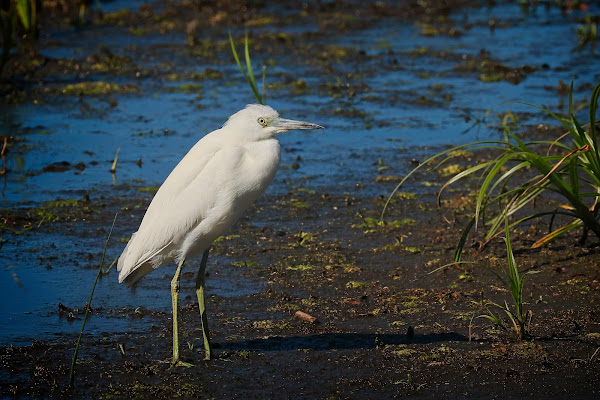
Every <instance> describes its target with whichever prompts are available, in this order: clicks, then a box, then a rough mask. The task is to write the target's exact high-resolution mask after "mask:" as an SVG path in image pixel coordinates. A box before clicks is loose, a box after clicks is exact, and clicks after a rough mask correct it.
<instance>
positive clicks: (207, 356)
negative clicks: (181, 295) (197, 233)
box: [196, 247, 212, 360]
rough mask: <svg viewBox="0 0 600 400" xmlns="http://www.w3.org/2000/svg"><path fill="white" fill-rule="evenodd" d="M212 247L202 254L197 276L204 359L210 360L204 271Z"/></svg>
mask: <svg viewBox="0 0 600 400" xmlns="http://www.w3.org/2000/svg"><path fill="white" fill-rule="evenodd" d="M209 250H210V247H209V248H208V249H206V250H205V251H204V253H203V254H202V261H201V262H200V269H199V270H198V276H197V277H196V295H197V296H198V306H199V307H200V319H201V321H202V336H203V338H204V359H205V360H210V359H211V357H212V352H211V350H210V333H209V332H208V317H207V316H206V307H205V306H204V271H205V270H206V263H207V261H208V252H209Z"/></svg>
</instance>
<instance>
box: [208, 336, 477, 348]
mask: <svg viewBox="0 0 600 400" xmlns="http://www.w3.org/2000/svg"><path fill="white" fill-rule="evenodd" d="M453 341H461V342H462V341H467V337H466V336H464V335H461V334H459V333H454V332H449V333H429V334H423V335H418V334H415V335H414V337H412V338H409V337H408V335H406V334H391V333H384V334H377V333H322V334H317V335H308V336H286V337H281V336H273V337H268V338H261V339H251V340H244V341H237V342H225V343H221V345H220V348H221V350H226V351H227V350H230V351H241V350H246V351H292V350H314V351H327V350H357V349H374V348H376V347H381V346H385V345H400V344H428V343H438V342H453Z"/></svg>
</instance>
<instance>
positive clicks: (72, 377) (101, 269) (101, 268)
mask: <svg viewBox="0 0 600 400" xmlns="http://www.w3.org/2000/svg"><path fill="white" fill-rule="evenodd" d="M116 221H117V214H115V218H114V219H113V223H112V226H111V227H110V231H109V232H108V236H107V237H106V242H104V251H103V252H102V258H101V260H100V265H99V267H98V274H96V280H94V284H93V285H92V291H91V293H90V298H89V300H88V302H87V303H86V305H85V314H84V316H83V322H82V323H81V331H80V332H79V337H78V338H77V344H76V345H75V351H74V352H73V358H72V360H71V368H70V370H69V387H73V382H74V380H75V364H76V363H77V356H78V355H79V346H80V345H81V338H82V337H83V330H84V329H85V323H86V322H87V319H88V315H89V313H90V308H91V307H92V299H93V298H94V291H95V290H96V285H97V284H98V279H100V277H101V276H102V275H103V274H105V273H107V270H105V269H104V260H105V258H106V250H107V249H108V243H109V241H110V235H111V234H112V231H113V229H114V227H115V222H116ZM113 264H114V262H113ZM111 266H112V265H111ZM108 269H110V267H108Z"/></svg>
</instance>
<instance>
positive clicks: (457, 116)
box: [0, 1, 600, 345]
mask: <svg viewBox="0 0 600 400" xmlns="http://www.w3.org/2000/svg"><path fill="white" fill-rule="evenodd" d="M139 3H141V2H136V4H139ZM109 4H110V6H108V5H107V6H106V7H107V9H106V10H105V11H106V12H108V11H110V10H117V9H120V8H122V7H125V4H130V3H129V2H123V1H115V2H111V3H109ZM108 7H110V9H108ZM128 7H129V8H130V9H132V10H136V7H137V5H136V6H135V7H134V6H132V5H128ZM591 7H592V9H590V12H591V13H597V12H598V7H597V6H591ZM582 15H583V14H582V13H581V12H572V13H567V14H564V13H562V12H561V11H560V10H559V9H558V8H555V7H549V8H545V7H536V8H532V9H531V10H530V12H529V13H527V12H524V11H523V9H522V8H520V7H519V6H517V5H515V4H512V3H502V4H499V5H497V6H494V7H490V8H486V7H481V8H466V9H461V10H460V11H459V12H456V13H455V14H451V15H450V16H449V17H450V18H451V20H452V21H454V22H453V24H454V25H455V26H456V27H457V29H459V30H460V31H461V32H462V35H460V36H458V37H448V36H444V35H438V36H424V35H422V34H420V27H419V26H417V25H416V24H413V23H409V22H406V21H399V20H397V19H395V18H383V19H382V21H381V23H378V24H375V25H373V26H370V27H367V28H365V29H356V30H346V31H340V32H333V33H332V32H331V31H328V32H326V33H322V32H321V33H320V34H319V33H318V32H319V27H318V26H317V25H308V26H303V25H294V26H291V27H287V28H281V27H270V26H269V27H265V28H260V29H261V30H264V31H269V30H273V31H274V32H286V33H289V34H291V35H300V34H305V33H307V32H313V33H314V34H312V35H310V38H311V40H315V44H318V45H322V46H325V45H331V46H334V45H335V46H348V47H350V48H355V49H360V50H363V51H364V54H363V55H361V56H359V57H358V58H356V59H355V60H348V61H347V62H346V63H344V64H336V65H334V66H333V72H329V73H325V72H324V71H323V70H322V69H319V68H317V67H315V65H312V64H310V63H303V62H302V57H301V56H300V55H298V54H297V53H294V52H293V51H291V50H292V49H290V52H289V54H282V55H278V56H277V59H276V64H275V66H274V67H269V68H268V69H267V82H268V83H271V84H272V83H276V82H278V79H279V76H281V74H284V75H285V76H290V77H293V78H294V79H304V80H305V81H306V83H307V87H308V92H307V93H300V94H295V93H293V92H292V91H291V90H290V89H289V88H288V87H286V86H284V88H282V89H272V90H269V91H268V93H267V94H268V96H269V101H268V102H269V104H270V105H272V106H273V107H274V108H275V109H277V110H278V111H279V112H280V113H281V114H282V115H283V116H284V117H286V118H293V119H302V120H307V121H311V122H315V123H319V124H321V125H323V126H325V127H326V128H327V130H326V131H323V132H288V133H286V134H285V135H281V136H280V141H281V144H282V147H283V149H284V150H286V151H284V152H283V159H282V165H284V166H289V165H291V164H292V163H294V162H295V161H296V159H297V157H298V156H300V157H301V162H300V168H299V169H298V170H294V169H286V168H283V169H282V170H281V171H280V172H279V173H278V175H277V177H276V178H275V181H274V182H273V184H272V185H271V187H270V188H269V189H268V191H267V195H275V194H281V193H286V192H287V191H288V190H289V189H290V182H292V183H293V184H300V183H301V184H303V185H305V186H306V187H309V188H315V189H316V188H319V190H323V191H328V192H330V193H345V192H348V191H350V190H352V188H353V186H354V184H355V183H356V182H361V183H367V184H369V183H371V182H372V178H370V177H369V174H372V173H373V170H374V168H375V167H373V162H375V161H377V158H382V159H383V160H384V161H386V162H387V163H388V164H392V163H393V162H394V161H398V160H399V159H400V158H401V157H408V158H410V157H413V156H414V157H416V158H417V159H419V158H421V157H422V156H423V154H427V153H428V152H429V154H433V152H434V150H433V149H431V150H423V147H427V148H436V147H437V148H439V146H446V145H457V144H461V143H466V142H469V141H473V140H480V139H488V138H497V137H498V135H499V134H498V130H497V129H491V127H492V126H493V127H497V126H498V120H499V117H497V114H498V113H502V112H505V111H507V110H509V109H510V110H513V111H528V112H531V111H532V110H531V109H528V108H526V107H523V106H518V105H514V104H502V103H504V102H507V101H524V102H527V103H531V104H536V105H541V106H547V107H550V108H552V109H556V108H557V107H558V106H559V105H563V108H562V111H564V104H565V103H566V102H567V99H566V96H565V95H564V94H559V92H558V91H557V90H556V88H557V86H558V82H559V81H564V82H567V83H569V82H570V81H571V79H572V78H573V77H574V78H575V85H576V88H580V87H583V88H584V89H582V90H578V91H577V92H576V94H575V97H576V98H582V97H583V96H584V95H587V94H588V93H589V85H593V84H595V83H596V82H598V80H599V79H600V70H599V69H598V68H597V65H598V57H597V56H590V55H589V54H588V51H587V50H584V51H581V52H578V51H574V50H573V48H574V47H575V45H576V35H575V33H574V30H575V27H576V25H577V24H576V23H575V22H573V21H575V20H576V19H577V18H580V17H581V16H582ZM490 18H495V19H496V20H497V24H496V25H497V27H496V29H495V30H494V31H493V32H491V31H490V29H489V27H488V21H489V19H490ZM234 33H235V32H234ZM221 34H222V35H221V36H220V37H219V38H218V40H225V39H226V37H227V36H226V35H227V31H226V30H223V32H221ZM184 42H185V35H184V34H183V33H168V34H165V35H159V34H149V35H141V36H140V35H134V34H132V33H130V32H129V31H128V30H127V29H125V28H116V27H90V28H83V29H81V30H73V29H70V30H64V31H60V30H54V31H51V32H48V33H47V34H46V35H45V36H43V37H42V39H41V43H40V46H41V49H42V50H41V51H42V53H43V54H44V55H47V56H49V57H56V58H73V57H75V58H85V57H86V56H87V55H89V54H92V53H97V52H98V47H99V45H100V44H102V45H104V46H107V47H108V48H109V49H110V51H111V52H112V53H113V54H116V55H128V56H130V57H132V58H133V59H134V60H135V63H136V64H137V65H138V66H140V67H143V68H147V69H152V68H155V67H157V66H164V65H167V66H168V69H170V70H171V71H177V72H194V71H196V72H203V71H205V70H206V68H212V69H215V70H219V71H221V72H222V73H223V77H222V78H220V79H204V80H202V81H200V82H196V81H194V82H192V81H189V82H187V81H185V80H183V81H182V80H178V81H176V82H169V81H168V80H166V79H164V74H162V75H152V74H150V75H143V74H142V75H141V76H140V77H139V78H132V77H130V76H128V75H125V76H115V77H113V76H111V75H110V74H109V73H99V74H98V75H96V76H93V77H92V78H93V79H98V80H106V81H110V82H116V83H118V84H120V85H123V84H136V85H138V86H139V89H140V93H138V94H112V95H110V96H108V97H107V96H97V97H95V96H86V97H84V98H83V100H81V101H80V99H79V98H78V97H77V96H71V97H69V96H53V97H51V98H49V99H48V101H47V102H45V103H43V104H33V103H28V102H26V103H22V104H17V105H1V106H0V110H1V111H0V115H1V117H0V118H1V121H2V124H1V125H0V133H1V134H5V135H10V136H14V137H18V138H22V139H24V143H25V144H26V146H25V145H18V146H15V148H14V150H13V151H12V152H11V153H10V154H9V156H8V159H7V163H8V168H9V173H8V174H7V175H6V185H5V188H4V190H3V192H2V201H1V202H0V208H4V209H9V208H18V207H32V206H37V205H40V204H43V203H44V202H46V201H49V200H56V199H68V198H77V199H79V198H82V197H83V196H84V194H89V196H90V198H92V199H94V198H97V197H98V196H106V197H111V196H121V197H124V198H136V197H138V196H140V192H139V191H137V190H136V189H137V188H138V187H144V186H158V185H160V184H161V182H162V181H163V180H164V179H165V177H166V176H167V174H168V172H169V171H170V170H171V169H172V168H173V167H174V166H175V164H176V163H177V162H178V160H179V159H180V158H181V157H182V156H183V155H184V154H185V152H186V151H187V150H188V149H189V148H190V147H191V146H192V145H193V144H194V143H195V142H196V141H197V140H199V138H200V137H202V136H203V135H204V134H205V133H207V132H209V131H211V130H213V129H216V128H218V127H220V126H221V124H222V123H223V122H224V121H225V120H226V119H227V117H228V116H229V115H230V114H232V113H234V112H235V111H237V110H238V109H240V108H242V107H243V106H244V105H245V104H246V103H251V102H253V98H252V97H251V93H250V91H249V89H248V88H247V87H246V86H245V83H244V82H243V81H242V80H241V79H240V73H239V71H238V70H237V66H236V65H235V64H234V63H233V61H232V60H231V56H230V54H229V53H226V52H225V53H220V54H218V55H217V57H216V58H210V59H209V58H204V59H202V58H198V57H192V56H190V55H188V54H187V53H186V50H185V48H184ZM419 49H425V50H423V51H419ZM482 49H485V50H486V51H487V52H488V53H489V55H490V57H491V58H493V59H494V60H495V61H497V62H499V63H502V64H504V65H507V66H509V67H512V68H516V67H521V66H533V67H535V71H533V72H530V73H527V74H525V77H524V78H523V80H522V81H521V82H520V83H519V84H516V85H515V84H512V83H509V82H506V81H499V82H488V83H486V82H482V81H481V80H480V79H479V72H476V71H465V70H463V69H461V68H459V67H460V66H461V65H464V64H466V63H467V62H468V61H469V60H472V59H473V58H476V57H479V54H480V51H481V50H482ZM415 50H417V51H415ZM251 51H252V50H251ZM415 53H416V54H415ZM252 56H253V57H254V58H253V59H254V63H255V65H260V63H261V62H262V61H263V57H261V54H254V53H253V54H252ZM273 57H274V56H273V55H272V54H267V55H265V57H264V59H268V58H273ZM85 79H88V78H85ZM79 80H81V78H79V77H77V76H63V77H61V78H57V79H56V81H54V82H53V83H52V84H65V83H74V82H78V81H79ZM186 83H194V84H199V85H201V89H200V91H201V94H200V96H199V94H198V93H197V92H195V91H193V90H192V92H190V93H186V92H185V91H183V92H176V93H172V92H171V91H172V89H173V88H177V87H179V86H181V85H183V84H186ZM52 84H50V86H51V85H52ZM327 85H329V87H331V86H334V87H335V86H336V85H337V86H339V87H338V88H337V89H336V90H332V92H333V93H334V95H332V94H331V93H329V91H328V90H326V89H322V88H323V87H328V86H327ZM586 86H587V87H586ZM353 88H357V89H356V94H355V95H353V96H349V95H348V93H349V91H351V90H354V89H353ZM109 97H110V98H112V99H114V100H116V103H117V104H116V105H115V106H114V107H113V106H111V105H110V103H109V101H108V100H107V99H108V98H109ZM421 98H423V99H424V101H420V100H419V99H421ZM491 107H493V112H492V114H491V116H490V117H488V119H487V120H486V121H485V122H484V123H483V124H482V125H480V126H478V127H476V128H474V129H470V130H469V128H471V127H472V126H473V123H474V120H476V119H477V118H480V117H483V115H484V113H485V112H486V110H488V109H489V108H491ZM352 109H355V110H356V111H358V112H357V113H356V114H357V115H348V113H347V112H348V110H352ZM467 117H469V118H467ZM546 121H547V119H545V120H544V119H540V120H539V122H546ZM528 122H530V123H533V124H535V123H537V120H536V119H535V118H534V119H533V120H531V121H528ZM117 149H120V157H119V164H118V170H117V174H116V176H112V175H111V174H110V173H109V171H108V170H109V169H110V166H111V163H112V160H113V158H114V155H115V152H116V151H117ZM399 154H401V155H399ZM138 160H141V166H138ZM62 161H67V162H69V163H70V164H71V165H75V164H77V163H80V162H81V163H83V164H85V169H83V170H82V171H80V170H77V169H70V170H68V171H66V172H60V173H54V172H42V169H43V168H44V167H46V166H48V165H50V164H53V163H57V162H62ZM391 167H392V170H393V171H394V173H395V174H398V175H401V174H403V173H406V172H407V171H408V169H409V168H410V165H409V164H407V163H404V164H402V165H391ZM365 193H367V194H369V195H373V196H375V195H377V194H381V193H385V191H382V189H381V187H377V186H371V187H367V189H366V192H365ZM266 198H267V199H268V197H266ZM264 199H265V198H263V200H264ZM149 200H150V195H148V196H147V198H146V200H145V201H146V202H147V201H149ZM146 204H147V203H146ZM140 206H141V207H145V204H140ZM260 218H261V217H260V216H259V218H258V219H257V220H256V221H254V222H255V223H256V225H257V226H260V225H261V223H264V221H261V220H260ZM70 224H71V223H70ZM64 225H65V224H62V225H60V226H58V227H56V231H55V230H51V232H46V231H44V232H45V233H41V232H38V231H36V230H32V231H31V232H30V233H28V234H26V235H22V236H15V235H11V234H6V235H5V236H3V239H4V240H7V242H6V243H4V245H3V247H2V250H1V251H2V253H1V254H2V270H3V272H4V273H3V275H4V276H3V277H2V279H0V293H1V294H0V304H2V306H0V324H2V326H4V327H6V328H5V329H2V331H1V332H0V343H2V344H3V345H4V344H8V343H21V342H28V341H31V340H32V339H43V338H52V337H56V336H61V335H64V334H67V333H68V334H74V333H75V332H77V331H78V330H79V328H80V323H79V322H80V321H79V320H76V321H75V322H70V321H68V319H67V318H66V317H64V316H61V315H59V313H58V304H59V303H63V304H65V305H67V306H69V307H82V306H83V304H84V303H85V302H86V301H87V298H88V296H89V291H90V289H91V285H92V282H93V279H94V277H95V275H96V270H95V269H94V267H93V266H94V265H96V263H97V262H98V261H99V258H98V256H99V254H100V253H101V251H102V244H103V241H104V238H105V232H103V233H99V232H97V231H95V230H94V227H89V226H88V227H81V226H80V225H77V223H72V224H71V225H69V227H68V228H69V229H70V230H72V231H74V232H75V233H72V234H70V233H68V230H67V227H65V226H64ZM109 225H110V221H106V222H105V223H104V224H103V226H102V227H103V228H105V229H106V228H107V227H108V226H109ZM118 225H120V226H119V227H117V231H116V232H115V237H116V238H118V239H121V238H125V237H127V236H128V235H129V234H130V233H131V232H132V230H134V229H135V227H136V226H137V221H135V222H130V221H122V220H120V221H118ZM86 230H87V231H86ZM123 246H124V245H123V243H121V242H119V243H115V244H113V245H112V246H111V248H110V249H109V257H108V258H110V259H111V260H112V259H113V258H114V257H116V256H117V255H118V254H119V252H120V251H121V249H122V247H123ZM89 253H92V254H93V255H94V257H93V258H92V259H88V258H87V257H88V256H87V255H88V254H89ZM83 259H85V261H82V260H83ZM214 260H215V261H216V262H217V263H219V265H221V266H223V268H224V269H225V270H227V271H228V272H229V274H226V273H218V272H217V273H214V274H213V275H212V276H211V277H210V278H209V280H208V283H207V285H208V292H209V293H211V295H215V296H238V295H247V294H251V293H257V292H260V291H263V290H264V287H265V283H264V282H256V281H252V280H247V279H246V278H245V277H244V276H243V274H242V273H240V272H239V271H238V272H236V271H237V270H235V269H231V268H227V265H229V264H230V263H231V262H232V261H233V260H228V259H227V258H226V257H225V256H217V257H215V259H214ZM84 265H85V266H86V267H85V268H83V266H84ZM213 268H214V267H213ZM163 269H164V270H163V271H162V272H158V271H157V272H155V273H153V274H152V275H150V276H149V277H147V278H146V279H145V280H144V281H143V282H142V283H141V284H140V285H139V287H138V288H137V290H136V291H130V290H127V289H126V288H125V287H123V286H122V285H119V284H118V283H117V282H116V277H115V274H111V275H109V276H107V277H105V278H104V279H102V280H101V281H100V284H99V286H98V288H97V292H96V296H95V298H94V305H93V307H94V308H98V309H99V311H98V313H96V314H95V315H94V316H93V317H92V319H91V320H90V325H88V329H89V331H90V332H104V331H106V332H111V331H119V332H121V331H129V330H135V329H140V326H139V324H138V323H137V322H136V320H135V319H127V318H112V317H111V315H112V311H110V310H117V311H118V310H122V309H125V311H123V312H126V313H130V312H133V310H135V309H136V308H137V307H140V306H141V307H144V308H146V309H149V310H156V311H159V312H165V313H168V312H169V311H170V298H169V292H168V283H169V281H170V275H171V270H170V269H168V268H163ZM209 269H210V267H209ZM15 277H16V278H18V282H17V280H16V279H14V278H15ZM192 285H193V283H192V282H191V280H189V281H187V282H186V283H185V285H184V291H186V290H187V293H193V291H190V290H189V289H191V287H192ZM188 300H190V299H189V298H188ZM148 318H152V317H148ZM144 324H146V322H145V323H144Z"/></svg>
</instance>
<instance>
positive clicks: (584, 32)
mask: <svg viewBox="0 0 600 400" xmlns="http://www.w3.org/2000/svg"><path fill="white" fill-rule="evenodd" d="M584 22H585V24H580V25H577V30H576V31H575V32H576V33H577V38H578V41H579V43H578V44H577V47H576V48H577V49H578V50H579V49H582V48H584V47H585V46H587V45H588V44H589V45H590V47H591V51H592V53H593V52H594V50H595V49H596V40H597V39H598V29H597V25H596V22H594V20H592V17H590V15H589V14H586V15H585V18H584Z"/></svg>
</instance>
